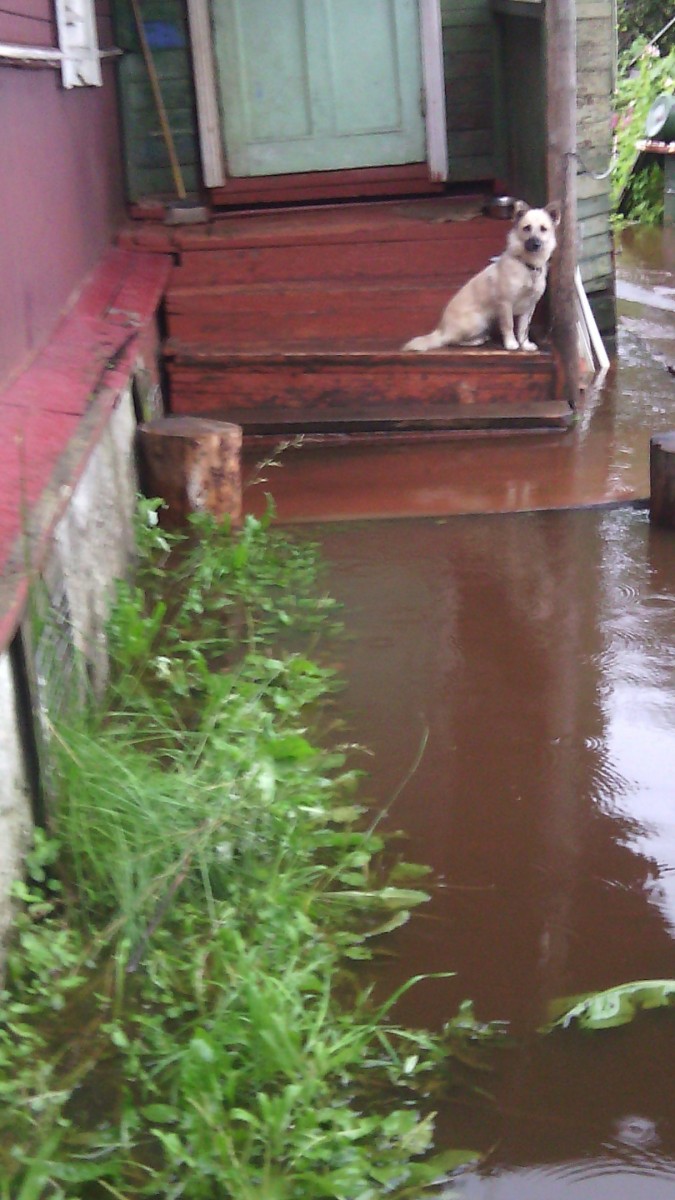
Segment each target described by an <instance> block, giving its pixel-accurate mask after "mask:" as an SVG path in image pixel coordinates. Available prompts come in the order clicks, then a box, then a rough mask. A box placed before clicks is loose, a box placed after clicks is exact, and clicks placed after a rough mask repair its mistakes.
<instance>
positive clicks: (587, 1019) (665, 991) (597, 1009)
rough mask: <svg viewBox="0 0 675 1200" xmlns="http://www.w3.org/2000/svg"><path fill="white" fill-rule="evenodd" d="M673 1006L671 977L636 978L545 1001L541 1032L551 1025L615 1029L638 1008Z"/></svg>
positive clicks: (674, 994)
mask: <svg viewBox="0 0 675 1200" xmlns="http://www.w3.org/2000/svg"><path fill="white" fill-rule="evenodd" d="M671 1006H675V979H639V980H637V981H636V982H634V983H622V984H619V986H618V987H613V988H608V989H607V990H606V991H604V992H591V993H589V994H588V995H585V996H569V997H568V998H567V999H566V1000H554V1001H552V1003H551V1004H550V1005H549V1018H550V1020H549V1023H548V1024H547V1025H545V1026H544V1027H543V1029H542V1033H549V1032H550V1031H551V1030H552V1029H569V1027H570V1025H573V1024H575V1023H576V1024H577V1025H579V1027H580V1028H581V1029H616V1028H617V1026H619V1025H627V1024H628V1023H629V1022H630V1021H632V1020H633V1019H634V1017H635V1016H636V1015H637V1013H638V1012H640V1011H641V1010H642V1009H651V1008H669V1007H671Z"/></svg>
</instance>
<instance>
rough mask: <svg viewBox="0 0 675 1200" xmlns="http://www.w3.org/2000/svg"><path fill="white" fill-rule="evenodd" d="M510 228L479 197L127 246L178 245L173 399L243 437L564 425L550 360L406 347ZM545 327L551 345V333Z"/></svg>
mask: <svg viewBox="0 0 675 1200" xmlns="http://www.w3.org/2000/svg"><path fill="white" fill-rule="evenodd" d="M507 231H508V225H507V224H506V223H504V222H503V221H499V220H496V219H494V218H489V217H485V216H483V215H481V207H480V200H479V199H476V198H474V197H461V198H448V197H435V198H425V199H414V200H397V201H389V202H377V203H362V204H348V205H335V206H332V207H315V208H304V209H300V208H296V209H284V210H279V211H276V212H269V211H268V212H264V213H263V212H259V213H255V212H249V213H243V214H242V213H239V214H236V215H235V214H220V215H218V216H213V217H211V218H210V219H209V221H208V222H207V223H205V224H200V225H179V226H171V225H167V224H164V223H160V222H159V221H158V222H156V223H155V222H152V221H142V222H141V221H137V222H134V223H133V225H131V226H129V227H127V229H126V230H125V231H124V233H123V234H122V240H123V243H124V244H126V245H129V246H133V247H136V248H142V249H144V250H158V251H162V252H167V251H168V252H170V253H171V254H172V255H173V258H174V266H173V269H172V272H171V277H170V281H169V286H168V290H167V293H166V335H167V336H166V341H165V346H164V354H165V362H166V367H167V377H168V385H169V387H168V404H169V409H170V411H171V412H173V413H177V414H178V413H180V414H192V415H200V416H209V417H217V418H221V419H226V420H230V421H234V422H236V423H238V424H241V425H242V426H243V428H244V433H245V435H246V436H247V438H249V439H250V438H252V437H259V436H264V437H268V436H269V435H278V434H281V435H286V434H297V433H304V434H308V435H322V436H327V435H345V434H348V435H352V436H354V435H356V436H358V435H361V436H373V435H374V434H377V433H379V432H381V433H388V434H389V435H391V434H399V435H401V434H404V435H408V436H411V435H414V436H420V435H423V434H424V433H432V432H433V433H434V435H436V436H438V434H439V433H440V432H442V431H447V432H458V431H465V430H469V431H475V430H492V429H495V430H496V429H499V430H503V429H509V428H514V429H515V428H517V429H522V428H526V429H527V428H529V429H537V430H541V429H547V428H550V429H560V428H564V427H566V426H567V425H568V424H569V423H570V420H571V416H572V413H571V410H570V407H569V404H568V403H567V401H566V400H565V399H564V398H563V395H562V387H561V380H560V372H559V370H558V367H557V364H556V360H555V356H554V354H553V351H552V349H551V347H550V345H549V344H548V343H547V342H546V340H545V331H544V330H542V328H541V327H540V328H539V329H535V339H538V340H539V341H540V343H541V344H542V347H543V348H542V350H541V352H540V353H539V354H526V353H510V352H507V351H504V350H503V349H500V348H499V347H497V346H486V347H480V348H478V349H468V348H457V349H445V350H441V351H436V352H430V353H427V354H424V355H419V354H414V353H403V352H402V351H401V349H400V347H401V345H402V344H403V343H404V342H405V341H406V340H407V339H408V338H409V337H411V336H413V335H414V334H416V333H422V332H426V331H428V330H429V329H431V328H433V326H434V325H435V324H436V321H437V319H438V316H439V314H440V312H441V309H442V308H443V305H444V303H445V301H446V300H447V298H448V297H449V295H450V294H451V293H452V292H453V291H454V290H456V288H458V287H459V286H460V285H461V284H462V283H463V282H464V281H465V280H466V279H468V278H469V277H470V276H471V275H472V274H474V273H475V272H476V271H478V270H480V269H481V267H483V266H485V265H486V263H487V262H488V261H489V260H490V258H491V257H492V256H494V255H496V254H498V253H500V252H501V250H502V249H503V245H504V241H505V237H506V233H507ZM542 334H544V340H542Z"/></svg>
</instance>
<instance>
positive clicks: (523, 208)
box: [513, 200, 530, 221]
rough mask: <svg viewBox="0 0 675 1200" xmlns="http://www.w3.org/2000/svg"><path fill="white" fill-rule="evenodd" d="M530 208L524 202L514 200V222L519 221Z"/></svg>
mask: <svg viewBox="0 0 675 1200" xmlns="http://www.w3.org/2000/svg"><path fill="white" fill-rule="evenodd" d="M529 207H530V206H529V204H526V203H525V201H524V200H514V203H513V219H514V221H517V220H518V218H519V217H522V215H523V213H525V212H527V211H528V209H529Z"/></svg>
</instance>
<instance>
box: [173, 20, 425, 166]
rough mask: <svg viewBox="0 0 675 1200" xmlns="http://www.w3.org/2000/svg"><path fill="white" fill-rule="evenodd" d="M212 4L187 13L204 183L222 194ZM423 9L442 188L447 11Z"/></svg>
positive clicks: (222, 159) (422, 30)
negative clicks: (444, 19)
mask: <svg viewBox="0 0 675 1200" xmlns="http://www.w3.org/2000/svg"><path fill="white" fill-rule="evenodd" d="M210 3H211V0H187V8H188V25H189V30H190V43H191V47H192V62H193V68H194V82H195V96H196V103H197V126H198V129H199V145H200V150H201V163H202V178H203V180H204V184H205V186H206V187H207V188H220V187H226V186H227V182H228V180H227V174H226V170H225V154H224V149H223V137H222V131H221V122H220V106H219V102H218V78H217V72H216V61H215V54H214V46H213V35H212V30H211V14H210ZM417 5H418V11H419V23H420V44H421V51H422V80H423V87H424V122H425V129H426V144H427V159H426V161H427V165H428V169H429V181H430V183H431V182H433V183H440V182H442V181H443V180H445V179H447V177H448V143H447V133H446V120H445V73H444V68H443V28H442V23H441V5H440V0H417ZM386 169H387V168H383V170H386ZM281 178H283V177H281Z"/></svg>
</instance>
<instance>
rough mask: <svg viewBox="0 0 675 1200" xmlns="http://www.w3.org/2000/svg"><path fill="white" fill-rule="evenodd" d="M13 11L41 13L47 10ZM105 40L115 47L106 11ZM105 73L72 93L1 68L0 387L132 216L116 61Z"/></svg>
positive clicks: (24, 2)
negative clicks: (98, 82) (127, 210)
mask: <svg viewBox="0 0 675 1200" xmlns="http://www.w3.org/2000/svg"><path fill="white" fill-rule="evenodd" d="M12 7H13V8H15V9H17V10H18V9H21V10H22V11H24V12H33V13H34V12H36V11H38V10H39V9H41V8H42V7H43V5H42V0H39V2H38V0H18V2H15V3H14V4H13V5H12ZM1 18H2V8H0V40H8V41H9V40H17V41H18V38H10V37H9V36H8V32H9V30H7V31H5V30H4V28H3V22H2V19H1ZM36 28H37V26H36ZM42 28H43V29H44V22H43V24H42ZM100 39H101V46H102V47H104V46H110V44H111V34H110V26H109V21H108V19H107V15H105V14H102V19H101V21H100ZM21 40H22V42H23V43H24V44H28V41H29V39H27V38H26V39H23V38H22V39H21ZM32 44H34V45H38V44H40V43H39V41H38V39H37V37H36V40H35V42H34V43H32ZM42 44H45V41H44V39H43V41H42ZM103 76H104V86H103V87H101V88H94V87H83V88H73V89H72V90H70V91H66V90H64V88H63V87H62V86H61V76H60V72H59V71H57V70H54V69H51V68H38V69H24V68H12V67H8V66H5V65H0V113H1V114H2V117H1V119H0V387H2V385H3V383H5V382H6V380H7V378H8V377H10V376H11V375H13V374H15V373H16V371H17V370H18V369H20V368H21V366H23V365H24V363H25V362H26V361H27V360H28V359H29V358H30V356H31V354H32V353H33V352H34V351H35V350H36V349H38V348H39V346H40V345H41V344H42V343H43V342H44V341H45V340H46V338H47V337H48V336H49V334H50V332H51V330H52V329H53V327H54V325H55V324H56V321H57V320H58V317H59V314H60V312H61V311H62V310H63V308H64V306H65V305H66V304H67V302H68V300H69V298H70V297H71V296H72V295H73V293H74V292H75V291H76V290H77V288H78V285H79V284H80V283H81V282H82V280H83V279H84V277H85V276H86V275H87V274H88V273H89V271H91V270H92V268H93V267H94V265H95V264H96V262H97V260H98V258H99V257H100V255H101V253H102V252H103V250H104V249H105V247H106V246H107V245H108V244H109V242H110V240H111V238H112V236H113V234H114V232H115V230H116V228H117V227H118V225H119V223H120V221H121V220H122V218H123V214H124V207H123V182H122V165H121V151H120V142H119V134H118V118H117V102H116V89H115V67H114V65H113V63H112V62H111V61H109V60H108V61H104V63H103Z"/></svg>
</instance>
